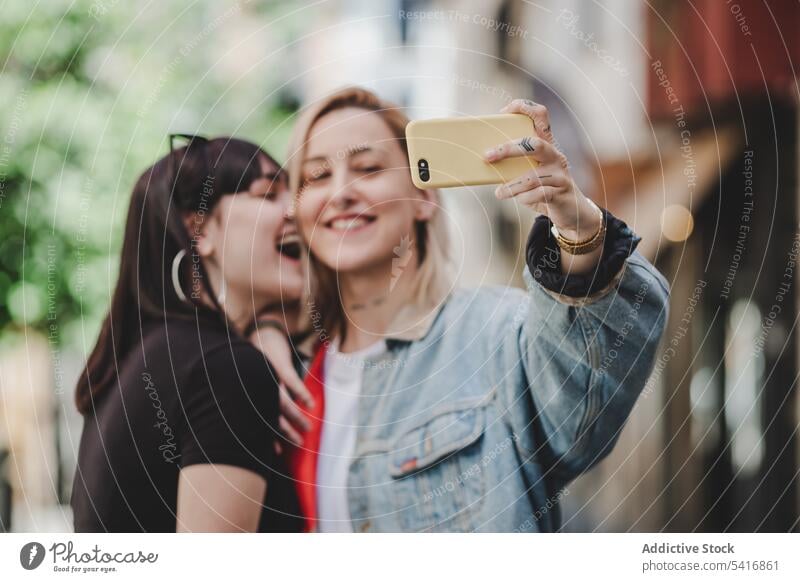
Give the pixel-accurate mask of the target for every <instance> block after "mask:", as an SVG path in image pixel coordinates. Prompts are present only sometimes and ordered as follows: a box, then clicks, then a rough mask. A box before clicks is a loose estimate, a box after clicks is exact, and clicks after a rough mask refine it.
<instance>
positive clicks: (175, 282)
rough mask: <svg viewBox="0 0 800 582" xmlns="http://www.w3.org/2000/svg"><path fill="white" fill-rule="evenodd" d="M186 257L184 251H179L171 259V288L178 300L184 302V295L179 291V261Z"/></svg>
mask: <svg viewBox="0 0 800 582" xmlns="http://www.w3.org/2000/svg"><path fill="white" fill-rule="evenodd" d="M185 256H186V249H181V250H179V251H178V252H177V254H176V255H175V258H174V259H172V286H173V287H174V288H175V295H177V296H178V299H180V300H181V301H184V302H188V299H186V294H185V293H184V292H183V289H181V278H180V272H181V261H182V260H183V257H185Z"/></svg>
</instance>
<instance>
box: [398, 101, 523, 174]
mask: <svg viewBox="0 0 800 582" xmlns="http://www.w3.org/2000/svg"><path fill="white" fill-rule="evenodd" d="M533 135H535V133H534V127H533V121H532V120H531V118H530V117H527V116H525V115H520V114H513V113H511V114H500V115H486V116H482V117H458V118H446V119H426V120H421V121H412V122H411V123H409V124H408V126H407V127H406V143H407V144H408V155H409V166H410V168H411V179H412V180H413V182H414V185H415V186H417V188H450V187H455V186H477V185H481V184H501V183H503V182H508V181H509V180H512V179H514V178H517V177H519V176H521V175H522V174H524V173H525V172H527V171H529V170H531V169H533V168H536V166H537V165H538V162H537V161H536V160H535V159H534V158H524V157H514V158H509V159H506V160H502V161H498V162H497V163H493V162H490V161H487V160H486V159H485V158H484V153H485V152H486V150H487V149H489V148H492V147H494V146H497V145H499V144H501V143H505V142H508V141H512V140H519V139H524V138H530V136H533Z"/></svg>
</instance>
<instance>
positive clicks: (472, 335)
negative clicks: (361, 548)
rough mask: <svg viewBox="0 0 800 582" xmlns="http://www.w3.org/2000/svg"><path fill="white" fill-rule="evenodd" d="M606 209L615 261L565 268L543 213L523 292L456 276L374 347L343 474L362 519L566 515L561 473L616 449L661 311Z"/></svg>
mask: <svg viewBox="0 0 800 582" xmlns="http://www.w3.org/2000/svg"><path fill="white" fill-rule="evenodd" d="M606 216H607V223H608V225H609V229H608V234H607V237H606V246H605V250H604V253H603V255H604V256H603V260H602V261H601V263H602V264H601V266H600V269H599V271H603V270H605V272H600V273H595V276H594V277H591V278H589V279H587V280H586V281H577V282H576V279H575V278H574V277H569V278H564V277H563V276H561V275H560V270H559V265H558V257H557V255H556V257H555V259H556V260H555V262H550V263H548V261H547V260H546V257H547V253H548V252H552V251H553V249H554V247H553V245H552V241H550V240H549V238H548V237H549V234H548V229H547V225H546V224H540V221H537V226H535V227H534V230H533V231H532V233H531V238H530V240H529V246H528V254H527V259H528V260H527V263H528V264H527V266H526V267H525V270H524V273H523V275H524V278H525V282H526V284H527V293H526V292H525V291H523V290H521V289H516V288H507V287H483V288H479V289H474V290H458V291H455V292H453V293H451V294H450V295H449V296H448V297H447V298H446V299H445V300H444V301H443V302H442V303H441V304H440V306H439V307H438V308H436V309H434V310H432V311H431V312H430V314H429V317H427V318H425V317H423V318H422V319H421V320H420V321H421V323H420V324H419V325H417V326H416V327H414V328H412V329H410V330H406V331H405V332H404V333H399V334H397V335H395V336H389V337H388V338H387V341H386V345H387V348H386V350H385V351H384V352H383V353H381V354H379V355H377V356H374V357H372V358H370V359H369V360H367V361H366V362H365V364H364V366H363V380H362V398H360V400H359V409H358V426H359V428H358V437H357V443H356V448H355V454H354V457H353V460H352V463H351V465H350V472H349V481H348V498H349V509H350V516H351V519H352V521H353V529H354V530H355V531H364V532H366V531H384V532H386V531H489V532H513V531H517V532H523V531H526V532H539V531H541V532H550V531H556V530H557V529H558V528H559V527H560V518H559V511H558V502H559V500H560V499H561V497H562V496H563V495H565V494H566V493H568V491H566V490H565V486H566V485H567V483H569V481H570V480H572V479H574V478H575V477H576V476H577V475H579V474H580V473H582V472H584V471H586V470H588V469H589V468H590V467H592V466H593V465H595V464H596V463H597V462H598V461H600V460H601V459H602V458H603V457H604V456H606V455H607V454H608V453H609V452H610V450H611V449H612V448H613V446H614V443H615V442H616V440H617V437H618V436H619V434H620V432H621V430H622V427H623V425H624V423H625V421H626V419H627V417H628V415H629V413H630V411H631V409H632V407H633V405H634V403H635V401H636V398H637V397H638V395H639V393H640V392H641V390H642V388H643V387H644V385H645V382H646V381H647V378H648V376H649V374H650V372H651V370H652V367H653V363H654V359H655V354H656V349H657V344H658V342H659V339H660V338H661V336H662V333H663V330H664V326H665V321H666V318H667V300H668V285H667V282H666V281H665V279H664V277H663V276H662V275H661V274H660V273H658V271H657V270H656V269H655V268H654V267H653V266H652V265H651V264H650V263H648V262H647V260H646V259H644V258H643V257H642V256H641V255H640V254H639V253H637V252H634V248H635V246H636V244H637V243H638V241H639V240H640V239H639V238H638V237H637V236H636V235H635V234H633V233H632V232H631V231H630V229H628V227H627V226H626V225H625V224H624V223H623V222H621V221H619V220H617V219H615V218H614V217H613V216H612V215H610V214H608V213H606ZM545 220H546V219H545ZM556 253H557V249H556ZM542 259H545V260H544V262H542ZM615 263H616V264H615ZM604 277H605V278H607V279H608V280H607V281H602V279H603V278H604ZM556 285H560V287H559V288H557V289H554V287H555V286H556ZM597 286H602V288H600V289H596V288H595V287H597ZM586 290H589V291H590V292H591V293H589V294H588V295H584V296H581V291H584V292H585V291H586Z"/></svg>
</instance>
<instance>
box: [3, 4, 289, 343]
mask: <svg viewBox="0 0 800 582" xmlns="http://www.w3.org/2000/svg"><path fill="white" fill-rule="evenodd" d="M255 4H256V3H249V2H244V1H242V2H237V3H225V2H212V1H211V0H207V1H201V2H193V3H178V2H165V3H160V4H158V3H147V4H138V3H135V2H119V1H118V0H94V1H92V2H90V1H88V0H78V1H74V2H73V1H67V0H64V1H51V2H46V3H36V4H35V5H31V4H28V5H26V4H25V3H24V2H12V3H11V4H10V5H8V4H7V5H4V13H3V18H2V19H0V63H2V64H1V65H0V103H2V104H3V106H2V108H0V332H2V331H8V330H13V329H15V328H19V327H21V326H23V325H25V326H32V327H34V328H37V329H39V330H41V331H43V332H44V333H46V334H47V335H48V336H49V337H51V339H53V341H69V342H71V343H75V344H77V345H81V346H87V345H89V346H90V345H91V342H92V341H93V339H94V335H95V333H96V330H97V326H98V324H99V321H100V320H101V318H102V316H103V315H104V313H105V310H106V308H107V305H108V301H109V295H110V291H111V289H112V288H113V284H114V282H115V277H116V254H117V253H118V250H119V246H120V242H121V241H120V237H121V227H122V224H123V221H124V217H125V213H126V211H127V201H128V196H129V193H130V190H131V188H132V186H133V183H134V181H135V179H136V177H137V176H138V175H139V174H140V173H141V172H142V171H143V170H144V169H145V168H146V167H147V166H148V165H150V164H151V163H152V162H154V161H155V160H156V159H158V158H159V157H160V156H162V155H164V154H165V153H166V135H167V134H168V133H169V132H173V131H175V132H189V133H202V134H205V135H237V136H240V137H244V138H247V139H251V140H253V141H255V142H256V143H260V144H262V145H263V146H264V147H265V148H266V149H267V150H268V151H270V153H273V155H276V157H277V158H278V159H280V158H281V157H282V155H283V151H284V148H285V144H286V141H287V137H288V132H289V125H290V124H289V123H288V121H287V120H288V117H289V115H290V114H291V113H292V111H293V106H292V105H291V104H292V103H293V102H294V99H293V98H292V97H291V93H290V91H289V89H288V88H286V87H285V86H283V84H282V81H281V80H282V79H286V78H290V77H291V76H292V75H291V74H290V72H289V71H288V70H286V69H287V67H288V66H289V64H288V63H289V60H288V59H287V55H286V50H290V49H284V48H282V47H285V46H291V36H292V34H293V30H294V29H295V28H296V27H297V23H295V22H293V21H292V20H291V13H290V8H291V7H290V6H289V5H286V6H284V5H281V4H267V5H266V6H265V5H263V4H262V5H258V6H256V5H255ZM71 330H76V331H78V333H74V332H73V331H71ZM79 337H81V339H80V341H79Z"/></svg>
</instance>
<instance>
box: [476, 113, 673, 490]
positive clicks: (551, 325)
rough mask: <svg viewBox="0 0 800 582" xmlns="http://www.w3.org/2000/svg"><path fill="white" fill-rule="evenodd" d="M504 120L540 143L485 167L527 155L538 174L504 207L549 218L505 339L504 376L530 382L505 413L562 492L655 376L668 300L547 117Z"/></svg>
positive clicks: (516, 148) (509, 189) (507, 152)
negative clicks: (575, 168)
mask: <svg viewBox="0 0 800 582" xmlns="http://www.w3.org/2000/svg"><path fill="white" fill-rule="evenodd" d="M505 111H506V112H514V113H524V114H527V115H529V116H531V117H532V118H533V120H534V124H535V127H536V129H537V135H536V136H531V137H530V138H523V139H521V140H516V141H515V142H510V143H508V144H504V145H503V146H501V147H499V148H495V150H494V151H492V152H487V157H488V159H490V160H492V161H496V160H499V159H503V158H504V157H508V156H512V155H531V156H534V157H535V158H536V159H537V160H538V161H539V162H540V165H539V166H538V167H537V168H536V170H535V171H532V172H530V173H529V174H526V175H524V176H522V177H520V178H519V179H517V180H515V181H513V182H512V183H510V184H505V185H502V186H500V187H499V188H498V190H497V196H498V197H499V198H501V199H502V198H515V199H517V200H519V201H520V202H521V203H523V204H525V205H527V206H530V207H531V208H532V209H534V210H536V211H537V212H539V213H541V216H539V217H538V218H537V220H536V223H535V225H534V227H533V229H532V231H531V235H530V237H529V240H528V246H527V249H526V259H527V260H526V263H527V265H526V268H525V273H524V276H525V280H526V283H527V285H528V301H527V303H528V304H527V306H525V309H523V310H522V311H521V312H520V315H519V316H517V317H515V319H514V322H513V324H512V325H511V326H510V327H511V330H512V331H511V333H507V332H504V334H503V341H504V342H505V346H506V347H507V349H506V350H504V353H505V354H506V355H507V357H508V358H509V359H508V360H506V361H505V362H504V365H505V369H511V368H512V367H515V366H521V367H522V371H523V374H522V378H523V381H522V384H523V385H522V386H517V387H516V390H515V391H512V392H511V393H510V395H509V396H510V398H509V401H508V403H507V405H508V410H509V417H510V418H511V421H512V423H513V426H514V430H515V433H516V434H517V435H518V437H519V438H518V445H519V447H520V448H521V450H522V451H523V453H527V454H528V455H529V457H530V458H531V459H534V458H535V459H536V460H537V462H543V463H544V464H546V465H547V467H548V468H549V470H550V473H549V475H552V476H554V477H558V481H560V482H562V483H563V482H566V481H568V480H570V479H572V478H574V477H575V476H576V475H578V474H579V473H581V472H582V471H585V470H586V469H588V468H589V467H591V466H592V465H594V464H595V463H597V462H598V461H599V460H600V459H602V458H603V457H604V456H605V455H607V454H608V453H609V452H610V450H611V449H612V447H613V445H614V443H615V442H616V440H617V438H618V436H619V433H620V432H621V430H622V427H623V425H624V423H625V421H626V419H627V417H628V415H629V414H630V411H631V409H632V408H633V405H634V403H635V401H636V398H637V397H638V396H639V394H640V392H641V391H642V389H643V388H644V385H645V383H646V381H647V378H648V377H649V374H650V372H651V370H652V368H653V364H654V361H655V356H656V350H657V347H658V343H659V340H660V339H661V336H662V334H663V331H664V327H665V325H666V320H667V310H668V298H669V290H668V285H667V282H666V281H665V279H664V277H663V276H662V275H661V274H660V273H658V271H657V270H656V269H655V268H654V267H653V266H652V265H651V264H650V263H649V262H647V260H646V259H644V257H642V256H641V255H640V254H638V253H636V252H635V248H636V245H637V244H638V242H639V241H640V238H639V237H638V236H637V235H635V234H634V233H633V232H632V231H631V230H630V229H629V228H628V227H627V225H626V224H625V223H624V222H622V221H620V220H618V219H617V218H615V217H614V216H613V215H611V214H610V213H608V212H607V211H605V210H601V209H599V208H598V207H597V206H596V205H595V204H594V203H592V202H591V201H589V200H588V198H586V196H584V195H583V193H582V192H581V191H580V190H579V189H578V188H577V186H576V185H575V184H574V182H573V180H572V178H571V176H570V174H569V165H568V163H567V161H566V158H565V157H564V156H563V154H561V153H560V152H559V151H558V150H557V148H556V147H555V145H554V143H553V142H554V140H553V134H552V131H551V129H550V125H549V120H548V118H547V111H546V109H544V108H543V107H542V106H541V105H537V104H535V103H533V102H529V101H515V102H513V103H512V104H511V105H510V106H509V107H508V108H506V110H505ZM537 156H538V157H537ZM554 225H555V227H556V230H555V231H554V230H553V229H552V227H553V226H554ZM559 235H560V236H559ZM573 253H574V254H573Z"/></svg>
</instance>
